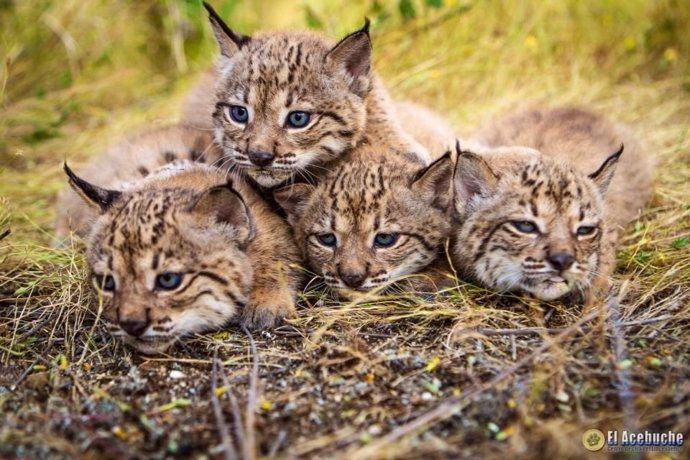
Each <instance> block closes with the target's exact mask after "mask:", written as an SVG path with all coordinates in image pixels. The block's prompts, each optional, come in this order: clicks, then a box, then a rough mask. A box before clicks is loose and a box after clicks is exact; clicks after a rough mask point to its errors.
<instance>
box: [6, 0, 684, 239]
mask: <svg viewBox="0 0 690 460" xmlns="http://www.w3.org/2000/svg"><path fill="white" fill-rule="evenodd" d="M212 3H213V4H214V6H215V7H216V8H217V9H218V11H219V12H220V13H221V14H222V15H223V16H224V17H225V18H227V19H228V22H229V24H230V25H231V26H232V27H234V28H235V29H236V30H238V31H240V32H242V33H251V32H253V31H255V30H259V29H275V28H288V29H300V28H312V29H319V30H322V31H323V32H324V33H325V34H327V35H328V36H331V37H333V38H339V37H342V36H343V35H345V34H346V33H348V32H350V31H352V30H354V29H356V28H358V27H360V26H361V24H362V22H363V18H364V17H365V16H367V17H369V18H371V19H372V21H373V24H372V35H373V40H374V47H375V52H374V58H375V67H376V69H377V70H378V71H379V72H380V73H381V74H382V75H383V76H384V78H385V80H386V82H388V84H389V86H390V88H391V91H392V92H393V94H394V95H395V96H396V97H400V98H408V99H412V100H416V101H419V102H422V103H425V104H428V105H430V106H432V107H433V108H435V109H437V110H438V111H440V112H441V113H444V114H446V115H447V116H448V117H449V118H450V119H451V120H452V121H453V122H454V123H455V124H456V125H457V126H458V128H459V129H460V131H461V133H463V134H465V133H467V132H469V131H470V130H471V129H472V127H474V126H476V124H477V123H478V122H480V121H481V120H482V119H483V118H484V117H485V116H487V115H488V114H490V113H494V112H500V111H505V110H508V109H510V108H513V107H514V106H516V105H518V104H520V103H521V101H531V102H549V103H568V102H571V103H581V104H590V105H592V106H594V107H595V108H597V109H600V110H603V111H607V112H611V116H612V117H614V118H622V119H625V120H626V121H629V122H639V123H640V124H642V125H643V126H644V125H646V126H647V127H648V128H649V127H651V124H650V123H649V121H650V118H649V117H650V115H652V114H653V116H654V117H655V120H654V124H655V125H658V126H659V127H660V128H661V129H664V128H663V125H664V124H665V123H664V122H666V121H669V120H671V119H679V118H678V117H688V115H689V112H688V98H689V96H690V73H689V69H690V66H689V64H688V57H689V56H690V33H689V32H688V30H690V3H689V2H687V1H684V0H660V1H654V2H651V1H644V0H626V1H616V0H605V1H576V0H571V1H561V0H546V1H540V2H511V1H497V0H492V1H462V0H397V1H378V0H376V1H361V0H359V1H349V2H344V3H343V2H337V1H299V2H276V1H266V0H261V1H248V0H247V1H242V0H217V1H214V2H212ZM215 53H216V47H215V42H214V40H213V37H212V35H211V32H210V30H209V27H208V26H207V19H206V14H205V11H203V7H202V6H201V3H200V2H199V1H197V0H159V1H126V0H121V1H89V2H83V1H78V0H61V1H52V0H32V1H17V0H0V59H1V61H0V62H2V67H1V69H0V168H1V169H0V196H4V197H6V198H8V199H9V203H10V206H11V209H12V211H13V212H12V215H13V228H14V233H15V237H16V238H19V239H22V240H33V241H35V240H36V239H38V240H39V241H41V242H46V241H47V239H48V236H47V235H46V234H44V233H43V231H44V230H48V231H50V228H51V222H52V219H53V215H54V213H53V211H52V209H51V206H52V204H53V199H54V195H55V193H56V192H57V191H58V190H59V189H60V188H62V187H63V186H64V184H65V181H64V178H63V177H62V174H61V172H60V163H61V162H62V160H63V159H65V158H67V159H69V160H70V161H71V162H72V163H77V165H78V163H80V162H82V161H83V160H85V159H86V158H88V157H89V156H91V155H93V154H95V153H97V152H99V151H101V150H102V149H103V148H104V147H105V146H106V145H108V144H109V143H111V142H114V141H115V140H117V139H118V138H119V137H121V136H123V135H125V134H128V133H131V132H133V131H137V130H141V129H145V126H146V124H147V123H158V124H160V123H169V122H173V121H175V120H176V119H177V117H178V112H179V107H180V102H181V98H182V97H183V95H184V92H185V91H186V90H187V89H188V88H189V86H190V85H191V84H193V79H194V77H195V76H196V75H198V74H199V73H200V72H202V71H203V70H205V69H207V68H208V67H209V66H210V65H211V64H212V62H213V60H214V57H215ZM686 119H687V118H686ZM686 128H687V126H686ZM677 135H678V136H683V139H680V140H681V141H683V140H684V139H685V138H686V137H687V129H685V131H680V132H678V133H677ZM652 137H653V135H652ZM681 143H682V142H681ZM682 179H687V176H684V177H682Z"/></svg>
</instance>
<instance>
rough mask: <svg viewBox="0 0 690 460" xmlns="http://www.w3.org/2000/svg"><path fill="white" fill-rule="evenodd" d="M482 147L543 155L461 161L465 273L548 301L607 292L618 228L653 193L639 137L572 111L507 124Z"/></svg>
mask: <svg viewBox="0 0 690 460" xmlns="http://www.w3.org/2000/svg"><path fill="white" fill-rule="evenodd" d="M478 140H479V141H480V142H483V143H485V144H489V145H490V146H496V145H511V144H514V145H526V146H528V147H536V148H538V149H539V151H536V150H531V149H525V148H522V147H504V148H501V149H498V150H495V151H494V152H493V153H492V152H491V151H489V152H488V153H484V154H482V155H477V154H474V153H469V152H463V153H462V154H460V155H459V158H458V162H457V165H456V172H455V179H454V187H455V208H456V212H457V217H458V221H459V223H460V224H459V225H458V227H457V228H456V229H455V230H454V243H453V261H454V264H455V266H456V268H457V269H458V270H459V272H460V273H461V274H462V275H463V276H465V277H466V278H469V279H471V280H474V281H477V282H479V283H481V284H483V285H486V286H488V287H491V288H493V289H496V290H498V291H503V292H510V291H514V292H515V291H517V292H527V293H530V294H532V295H534V296H535V297H537V298H539V299H543V300H553V299H556V298H559V297H563V296H568V297H573V298H575V299H578V298H579V299H580V300H586V299H587V298H588V295H589V294H590V288H591V287H595V288H603V287H606V286H607V285H608V281H609V277H610V276H611V273H612V271H613V266H614V262H615V248H616V239H617V230H618V228H619V226H620V225H624V224H626V223H627V222H628V221H629V220H631V219H632V218H633V217H634V216H635V215H636V214H637V212H638V211H639V209H640V208H641V207H642V206H643V205H644V203H645V201H646V200H647V198H648V196H649V193H650V182H651V172H652V165H651V162H650V161H649V160H648V159H647V157H646V156H645V155H644V152H643V151H642V150H641V149H640V147H639V145H638V143H637V141H636V139H635V138H634V136H632V134H631V133H630V131H629V130H628V129H627V128H625V127H623V126H620V125H614V124H612V123H609V122H607V121H606V120H604V119H602V118H601V117H599V116H597V115H594V114H591V113H589V112H586V111H582V110H578V109H571V108H564V109H552V110H535V111H527V112H520V113H518V114H515V115H512V116H509V117H506V118H505V119H503V120H499V121H496V122H494V123H493V124H491V125H489V126H488V127H487V128H485V129H484V131H483V132H481V133H480V135H479V136H478ZM623 143H624V144H625V153H623V146H622V144H623ZM621 154H622V156H621ZM619 159H620V161H619ZM616 168H617V169H618V172H617V175H616V179H615V180H613V179H614V171H615V170H616ZM583 296H584V299H583V298H582V297H583Z"/></svg>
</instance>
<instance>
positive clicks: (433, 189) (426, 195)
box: [410, 152, 453, 211]
mask: <svg viewBox="0 0 690 460" xmlns="http://www.w3.org/2000/svg"><path fill="white" fill-rule="evenodd" d="M452 178H453V159H452V157H451V152H446V153H445V154H443V156H442V157H440V158H439V159H437V160H436V161H434V162H433V163H431V164H430V165H429V166H426V167H424V168H422V169H420V170H419V171H417V173H416V174H415V175H414V177H413V178H412V184H411V185H410V189H411V190H413V191H414V193H415V195H417V196H421V197H422V198H423V199H424V200H425V201H426V202H427V203H429V204H430V205H432V206H434V207H437V208H439V209H442V210H444V211H446V210H448V209H449V206H450V202H451V197H452V191H451V188H450V185H451V180H452Z"/></svg>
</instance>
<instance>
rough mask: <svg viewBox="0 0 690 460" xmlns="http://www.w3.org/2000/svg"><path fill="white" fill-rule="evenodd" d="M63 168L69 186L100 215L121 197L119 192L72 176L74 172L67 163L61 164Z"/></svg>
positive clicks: (74, 175)
mask: <svg viewBox="0 0 690 460" xmlns="http://www.w3.org/2000/svg"><path fill="white" fill-rule="evenodd" d="M63 167H64V169H65V174H67V177H69V185H70V186H71V187H72V188H73V189H74V191H75V192H77V193H78V194H79V196H81V197H82V198H83V199H84V201H85V202H86V203H87V204H88V205H90V206H92V207H97V208H98V209H99V211H100V212H101V214H102V213H104V212H105V211H107V210H108V208H110V205H111V204H113V202H115V201H116V200H117V199H118V198H119V197H120V196H121V195H122V192H120V191H117V190H107V189H104V188H101V187H98V186H97V185H93V184H90V183H88V182H86V181H85V180H84V179H82V178H80V177H79V176H77V175H76V174H74V171H72V170H71V169H70V167H69V166H67V162H65V163H64V164H63Z"/></svg>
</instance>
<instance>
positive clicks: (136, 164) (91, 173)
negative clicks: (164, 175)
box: [55, 126, 221, 244]
mask: <svg viewBox="0 0 690 460" xmlns="http://www.w3.org/2000/svg"><path fill="white" fill-rule="evenodd" d="M220 158H221V151H220V149H219V148H218V147H217V146H216V145H215V144H214V143H213V138H212V136H211V134H210V133H206V132H203V131H199V130H197V129H194V128H190V127H186V126H169V127H166V128H158V129H153V130H150V131H148V132H145V133H142V134H139V135H137V136H133V137H130V138H128V139H126V140H124V141H122V142H119V143H118V144H116V145H114V146H112V147H111V148H110V149H108V150H107V151H106V152H105V153H104V154H103V155H102V156H100V157H99V158H97V159H96V160H95V161H93V162H92V163H91V164H90V165H89V166H88V167H87V168H86V169H85V170H84V171H83V172H82V173H81V176H82V177H83V178H84V179H86V180H88V181H91V182H93V183H96V184H99V185H100V186H102V187H106V188H110V187H120V186H121V185H122V184H124V183H127V182H131V181H137V180H139V179H141V178H143V177H146V176H148V175H149V174H150V173H151V172H153V171H155V170H156V169H158V168H160V167H161V166H163V165H165V164H168V163H171V162H173V161H177V160H191V161H195V162H199V163H207V164H214V163H216V162H218V160H219V159H220ZM57 210H58V217H57V224H56V232H55V233H56V239H57V240H58V243H59V244H63V243H65V241H66V240H67V238H68V237H69V236H70V233H71V232H74V233H75V234H77V235H79V236H81V237H82V238H84V237H86V236H87V234H88V233H89V230H90V228H91V225H92V224H93V221H94V220H95V219H96V217H97V216H98V213H97V212H96V210H95V209H93V208H91V207H88V206H84V201H83V200H82V198H81V197H80V196H79V195H78V194H77V193H76V192H75V191H74V190H72V189H70V188H67V189H65V191H64V192H62V193H61V194H60V196H59V198H58V206H57Z"/></svg>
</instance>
